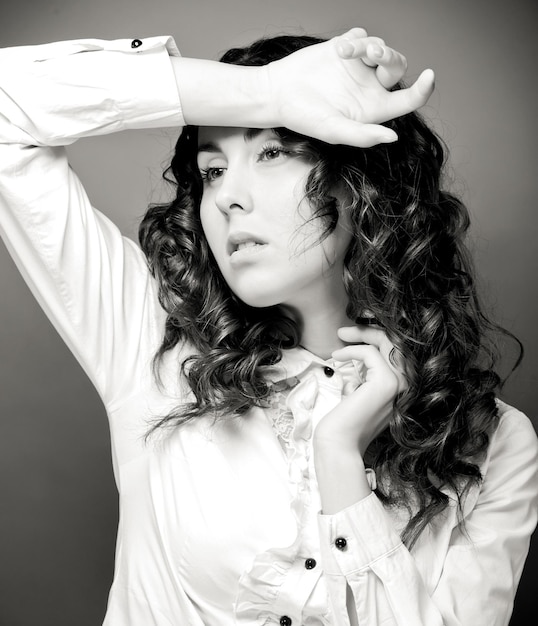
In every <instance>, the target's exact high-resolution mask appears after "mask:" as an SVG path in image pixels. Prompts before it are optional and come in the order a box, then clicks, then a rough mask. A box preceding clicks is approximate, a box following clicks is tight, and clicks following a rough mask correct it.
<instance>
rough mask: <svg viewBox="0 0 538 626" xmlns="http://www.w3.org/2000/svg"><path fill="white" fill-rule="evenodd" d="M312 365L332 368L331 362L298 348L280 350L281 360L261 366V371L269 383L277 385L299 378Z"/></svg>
mask: <svg viewBox="0 0 538 626" xmlns="http://www.w3.org/2000/svg"><path fill="white" fill-rule="evenodd" d="M313 364H317V365H320V366H322V367H334V362H333V361H332V360H331V361H324V360H323V359H322V358H320V357H318V356H316V355H315V354H312V352H309V351H308V350H307V349H306V348H302V347H300V346H299V347H297V348H291V349H290V350H282V359H281V360H280V361H279V362H278V363H275V364H274V365H265V366H263V367H262V370H263V372H264V376H265V378H266V379H267V380H268V381H269V382H270V383H278V382H280V381H282V380H286V379H288V378H293V377H297V378H299V377H300V376H301V374H303V373H304V372H305V371H306V370H307V369H308V368H309V367H310V366H311V365H313Z"/></svg>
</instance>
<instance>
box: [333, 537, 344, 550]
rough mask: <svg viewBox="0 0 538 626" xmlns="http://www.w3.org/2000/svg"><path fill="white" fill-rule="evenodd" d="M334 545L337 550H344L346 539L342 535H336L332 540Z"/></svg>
mask: <svg viewBox="0 0 538 626" xmlns="http://www.w3.org/2000/svg"><path fill="white" fill-rule="evenodd" d="M334 545H335V546H336V547H337V548H338V549H339V550H342V551H343V550H345V549H346V547H347V541H346V540H345V539H344V537H337V539H336V540H335V542H334Z"/></svg>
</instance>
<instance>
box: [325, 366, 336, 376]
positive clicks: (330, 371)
mask: <svg viewBox="0 0 538 626" xmlns="http://www.w3.org/2000/svg"><path fill="white" fill-rule="evenodd" d="M323 373H324V374H325V376H327V378H331V377H332V376H333V375H334V370H333V368H332V367H324V368H323Z"/></svg>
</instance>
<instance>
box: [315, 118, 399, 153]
mask: <svg viewBox="0 0 538 626" xmlns="http://www.w3.org/2000/svg"><path fill="white" fill-rule="evenodd" d="M323 127H324V128H323V133H319V139H321V140H322V141H326V142H327V143H332V144H344V145H347V146H355V147H357V148H371V147H372V146H376V145H378V144H380V143H393V142H394V141H397V140H398V135H397V134H396V133H395V132H394V131H393V130H391V129H390V128H387V127H386V126H381V125H380V124H363V123H361V122H356V121H354V120H350V119H348V118H346V117H343V116H338V117H333V118H330V119H328V120H326V121H325V122H324V124H323Z"/></svg>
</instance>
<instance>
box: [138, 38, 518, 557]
mask: <svg viewBox="0 0 538 626" xmlns="http://www.w3.org/2000/svg"><path fill="white" fill-rule="evenodd" d="M320 41H322V40H321V39H317V38H314V37H306V36H278V37H273V38H267V39H262V40H259V41H257V42H255V43H254V44H252V45H251V46H249V47H246V48H235V49H232V50H230V51H228V52H227V53H225V54H224V56H223V57H222V58H221V61H222V62H224V63H233V64H237V65H264V64H267V63H269V62H271V61H274V60H277V59H280V58H282V57H284V56H286V55H288V54H290V53H292V52H293V51H295V50H297V49H299V48H302V47H305V46H308V45H312V44H315V43H318V42H320ZM396 88H401V85H398V86H396ZM387 126H389V127H390V128H393V129H394V130H395V131H396V132H397V133H398V136H399V141H397V142H396V143H393V144H388V145H385V144H384V145H379V146H376V147H373V148H369V149H359V148H353V147H348V146H343V145H329V144H326V143H323V142H321V141H317V140H314V139H311V138H307V137H304V136H301V135H298V134H296V133H293V132H291V131H289V130H287V129H276V132H277V133H278V135H279V136H280V137H281V139H282V141H283V143H284V144H285V146H286V147H290V148H291V150H292V152H293V153H294V154H297V155H301V156H302V157H305V158H307V159H309V162H311V163H312V164H313V165H312V169H311V171H310V174H309V177H308V180H307V182H306V186H305V196H306V198H307V199H308V200H309V202H310V204H311V206H312V207H313V209H314V216H315V218H316V219H319V220H321V223H322V224H323V235H322V236H326V235H328V234H329V233H331V232H332V231H333V230H334V228H335V226H336V223H337V221H338V211H337V201H336V199H335V197H334V193H335V188H336V187H338V188H339V189H344V190H345V192H346V197H348V198H349V206H347V207H346V210H347V211H349V214H350V219H351V223H352V226H353V240H352V241H351V243H350V245H349V248H348V250H347V254H346V257H345V262H344V276H343V279H344V284H345V287H346V290H347V294H348V296H349V304H348V310H347V314H348V317H350V318H351V319H355V318H356V317H358V316H364V315H365V314H366V315H373V316H374V317H375V318H376V319H377V320H378V322H379V324H380V325H382V326H383V328H384V329H385V331H386V333H387V336H388V338H389V339H390V341H391V342H392V343H393V344H394V346H395V347H396V349H397V350H398V351H399V352H400V353H401V354H402V355H403V360H404V362H405V370H406V376H407V379H408V382H409V387H408V389H407V390H406V391H405V392H404V393H403V394H401V395H400V396H399V397H398V398H397V399H396V400H395V406H394V414H393V418H392V419H391V422H390V426H389V428H388V429H387V430H386V431H385V432H384V433H383V434H382V435H381V436H379V437H378V438H377V439H376V440H375V441H374V442H373V443H372V445H371V446H370V448H369V450H368V452H367V459H366V460H367V462H368V464H369V465H370V466H371V467H373V468H374V469H375V471H376V474H377V475H378V488H377V493H378V495H379V497H380V498H381V499H382V500H383V501H385V502H386V503H387V504H388V505H390V504H398V505H404V506H408V508H409V510H410V512H411V509H410V507H409V502H410V501H411V498H410V496H412V500H413V501H415V502H416V503H417V504H418V508H415V510H413V512H412V515H411V519H410V522H409V523H408V525H407V527H406V529H405V531H404V533H403V539H404V541H405V542H406V543H407V545H408V546H412V545H413V543H414V542H415V540H416V538H417V537H418V535H419V534H420V532H421V531H422V530H423V529H424V527H425V526H426V525H427V524H428V523H429V522H430V521H431V520H432V518H433V517H434V516H435V515H437V514H438V513H440V512H441V511H442V510H444V509H445V508H446V506H447V505H448V502H449V497H448V496H447V495H446V494H445V493H444V491H443V490H442V488H445V487H448V488H449V489H451V490H452V492H453V493H455V494H456V496H457V498H458V500H461V498H462V497H463V495H464V494H465V491H466V490H467V489H468V488H469V486H470V485H471V484H473V483H475V482H478V481H479V480H480V479H481V475H480V470H479V466H478V464H477V463H478V461H479V459H480V457H481V455H483V454H484V453H485V451H486V449H487V446H488V442H489V436H490V434H491V432H492V430H493V429H494V428H495V427H496V425H497V422H498V414H497V408H496V402H495V389H496V388H498V386H499V384H500V382H501V381H500V378H499V375H498V374H497V373H496V372H495V369H494V368H495V363H496V360H497V355H496V351H495V349H494V346H493V344H492V342H490V341H487V339H486V338H487V337H488V336H490V335H492V331H498V332H504V333H506V331H503V330H502V329H500V328H499V327H498V326H496V325H495V324H493V323H492V322H490V321H489V320H488V318H487V317H486V315H485V314H484V312H483V308H482V307H481V304H480V302H479V299H478V296H477V292H476V287H475V280H474V271H473V268H472V264H471V261H470V259H469V256H468V253H467V250H466V248H465V245H464V237H465V234H466V231H467V229H468V227H469V216H468V212H467V210H466V208H465V207H464V205H463V204H462V203H461V202H460V201H459V200H458V199H457V198H456V197H455V196H453V195H452V194H451V193H448V192H447V191H443V190H442V189H441V185H442V179H441V177H442V172H443V166H444V161H445V150H444V149H443V145H442V143H441V141H440V140H439V138H438V137H437V136H436V135H435V134H434V132H432V130H430V128H429V127H428V126H427V125H426V124H425V122H424V121H423V119H422V118H421V116H420V115H419V114H417V113H410V114H408V115H405V116H402V117H400V118H398V119H396V120H393V121H391V122H389V123H387ZM196 149H197V129H196V128H195V127H191V126H188V127H186V128H185V129H184V130H183V132H182V134H181V136H180V137H179V140H178V142H177V145H176V151H175V155H174V157H173V159H172V163H171V165H170V168H169V169H168V170H167V172H165V175H164V177H165V179H166V180H168V181H170V182H172V183H173V184H174V185H175V188H176V197H175V199H174V200H173V201H172V202H171V203H170V204H165V205H158V206H153V207H151V208H150V209H149V210H148V212H147V214H146V216H145V218H144V220H143V222H142V224H141V227H140V242H141V245H142V248H143V250H144V252H145V254H146V255H147V258H148V261H149V266H150V269H151V271H152V273H153V275H154V276H155V277H156V279H157V280H158V282H159V287H160V291H159V293H160V301H161V304H162V306H163V307H164V309H165V310H166V312H167V314H168V316H167V321H166V328H165V334H164V340H163V342H162V345H161V346H160V349H159V351H158V353H157V355H156V357H155V362H154V364H155V371H156V374H158V368H159V364H160V363H161V361H162V358H163V356H164V354H165V353H166V352H167V351H168V350H170V349H171V348H173V347H174V346H175V345H176V344H178V343H186V344H188V345H191V346H193V347H194V348H195V352H196V354H195V355H194V356H189V357H188V358H187V359H186V360H185V361H184V362H183V363H182V374H183V375H185V376H186V378H187V380H188V382H189V385H190V388H191V389H192V392H193V394H194V398H195V400H194V402H192V403H189V404H187V405H186V406H184V405H182V406H179V407H178V408H177V410H176V411H174V412H172V413H171V414H169V415H167V416H165V417H162V418H160V419H159V421H158V422H157V423H156V425H155V426H154V427H153V429H155V428H158V427H159V426H162V425H164V424H181V423H183V422H185V421H187V420H191V419H194V418H196V417H199V416H201V415H204V414H207V413H211V414H213V415H215V416H216V418H218V417H222V416H225V415H242V414H244V413H246V412H247V411H248V410H249V409H250V408H251V407H252V406H254V405H258V406H259V405H263V403H264V401H266V399H267V396H268V395H269V394H270V392H271V390H270V387H269V386H268V383H267V381H266V380H265V378H264V376H263V369H262V366H265V365H269V364H274V363H276V362H278V361H279V359H280V358H281V356H282V351H283V350H285V349H288V348H292V347H295V346H297V345H298V344H299V341H300V336H301V329H300V321H299V320H297V319H294V317H293V315H292V314H291V312H290V311H288V310H285V309H284V307H278V306H277V307H270V308H260V309H258V308H253V307H250V306H247V305H246V304H244V303H243V302H242V301H240V300H239V299H238V298H237V297H236V296H235V295H234V294H233V293H232V292H231V290H230V289H229V287H228V285H227V284H226V282H225V281H224V279H223V277H222V275H221V273H220V271H219V269H218V268H217V265H216V262H215V261H214V259H213V257H212V254H211V251H210V249H209V246H208V244H207V241H206V239H205V236H204V233H203V230H202V226H201V222H200V215H199V207H200V200H201V194H202V182H201V178H200V174H199V172H198V168H197V166H196ZM170 175H171V176H170ZM516 341H517V340H516Z"/></svg>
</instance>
